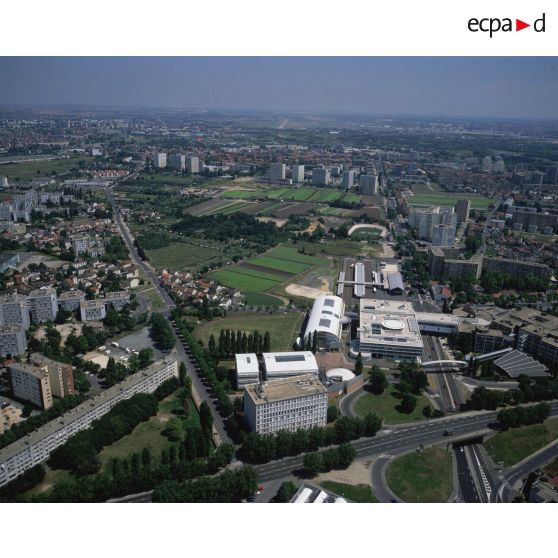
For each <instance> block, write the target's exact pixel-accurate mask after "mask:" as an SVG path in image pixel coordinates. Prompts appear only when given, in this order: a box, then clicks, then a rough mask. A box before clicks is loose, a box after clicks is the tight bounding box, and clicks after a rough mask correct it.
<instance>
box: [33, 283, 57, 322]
mask: <svg viewBox="0 0 558 558" xmlns="http://www.w3.org/2000/svg"><path fill="white" fill-rule="evenodd" d="M27 300H28V302H29V309H30V311H31V319H32V320H33V322H35V323H38V324H41V323H44V322H48V321H54V319H55V318H56V314H57V312H58V297H57V295H56V291H55V290H54V289H53V288H51V287H49V288H48V289H36V290H34V291H31V292H30V293H29V296H28V299H27Z"/></svg>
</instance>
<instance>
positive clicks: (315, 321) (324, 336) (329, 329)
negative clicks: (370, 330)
mask: <svg viewBox="0 0 558 558" xmlns="http://www.w3.org/2000/svg"><path fill="white" fill-rule="evenodd" d="M344 313H345V304H344V302H343V299H342V298H340V297H338V296H333V295H324V296H320V297H318V298H317V299H316V300H315V301H314V305H313V306H312V311H311V312H310V317H309V318H308V323H307V325H306V329H305V331H304V338H303V340H302V342H304V340H306V339H307V338H308V336H309V335H310V336H311V338H312V339H313V336H314V332H317V333H316V335H317V340H318V348H319V349H325V350H339V348H340V347H341V336H342V331H343V325H342V320H343V318H344V317H343V314H344Z"/></svg>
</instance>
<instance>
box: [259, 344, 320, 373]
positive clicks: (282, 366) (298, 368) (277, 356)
mask: <svg viewBox="0 0 558 558" xmlns="http://www.w3.org/2000/svg"><path fill="white" fill-rule="evenodd" d="M262 357H263V365H264V370H265V379H266V380H275V379H277V378H288V377H289V376H300V375H301V374H314V375H315V376H317V375H318V363H317V362H316V357H315V356H314V355H313V354H312V353H311V352H310V351H293V352H282V353H263V355H262Z"/></svg>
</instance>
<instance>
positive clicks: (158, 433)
mask: <svg viewBox="0 0 558 558" xmlns="http://www.w3.org/2000/svg"><path fill="white" fill-rule="evenodd" d="M180 408H181V406H180V402H179V401H178V400H177V399H176V397H175V395H171V396H169V397H167V399H164V400H163V401H161V402H160V403H159V411H158V412H157V414H156V415H155V416H154V417H151V418H150V419H149V420H147V421H145V422H142V423H140V424H138V425H137V426H136V427H135V428H134V430H133V431H132V432H131V433H130V434H128V435H127V436H124V437H123V438H121V439H120V440H118V441H117V442H115V443H114V444H111V445H110V446H107V447H106V448H104V449H103V450H102V451H101V452H100V453H99V458H100V460H101V465H102V467H103V468H105V467H107V466H109V465H110V462H111V459H113V458H115V457H117V458H120V459H123V458H126V457H129V456H130V455H132V454H133V453H137V452H141V451H142V450H143V448H149V449H150V450H151V455H152V457H153V458H155V459H158V458H159V456H160V454H161V451H162V450H163V449H165V448H168V447H170V446H171V445H172V443H171V442H170V441H169V440H168V439H167V438H166V437H165V436H164V435H163V433H162V432H163V430H164V429H165V425H166V423H167V421H168V420H169V419H170V418H171V417H172V416H175V414H176V413H177V412H179V411H180ZM189 408H190V415H189V416H188V417H187V418H183V420H182V425H183V427H184V429H187V428H194V427H199V424H200V421H199V416H198V412H197V410H196V407H195V405H194V402H193V401H190V405H189ZM177 416H179V415H177Z"/></svg>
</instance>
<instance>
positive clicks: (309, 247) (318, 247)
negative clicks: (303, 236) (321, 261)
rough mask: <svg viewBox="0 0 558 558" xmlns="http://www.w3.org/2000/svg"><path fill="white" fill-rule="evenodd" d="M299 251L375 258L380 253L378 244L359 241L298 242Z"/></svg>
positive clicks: (320, 255) (324, 254) (313, 253)
mask: <svg viewBox="0 0 558 558" xmlns="http://www.w3.org/2000/svg"><path fill="white" fill-rule="evenodd" d="M296 246H297V247H298V249H301V248H304V250H305V252H306V253H307V254H309V255H313V256H319V257H322V258H323V257H325V256H336V257H339V256H341V257H342V256H374V255H375V254H377V253H378V252H379V250H380V249H379V247H378V245H377V244H369V243H367V242H359V241H357V240H349V239H345V238H344V239H338V240H333V241H331V242H327V243H321V242H320V243H317V242H316V243H312V242H298V243H297V244H296Z"/></svg>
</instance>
